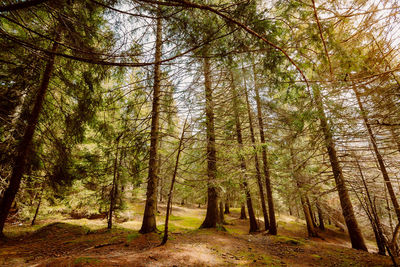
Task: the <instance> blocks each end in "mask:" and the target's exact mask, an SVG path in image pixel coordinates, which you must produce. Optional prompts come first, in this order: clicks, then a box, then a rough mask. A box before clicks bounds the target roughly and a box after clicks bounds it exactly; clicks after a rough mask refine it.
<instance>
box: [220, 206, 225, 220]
mask: <svg viewBox="0 0 400 267" xmlns="http://www.w3.org/2000/svg"><path fill="white" fill-rule="evenodd" d="M219 223H220V224H224V223H225V218H224V203H222V201H220V202H219Z"/></svg>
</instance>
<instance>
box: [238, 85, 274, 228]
mask: <svg viewBox="0 0 400 267" xmlns="http://www.w3.org/2000/svg"><path fill="white" fill-rule="evenodd" d="M244 92H245V97H246V106H247V115H248V117H249V128H250V137H251V143H252V145H253V150H254V163H255V167H256V178H257V184H258V189H259V192H260V201H261V209H262V212H263V216H264V228H265V231H267V230H268V229H269V226H270V225H269V218H268V212H267V207H266V205H265V196H264V188H263V184H262V180H261V171H260V165H259V161H258V152H257V146H256V138H255V135H254V128H253V116H252V114H251V108H250V102H249V95H248V93H247V88H246V86H245V88H244Z"/></svg>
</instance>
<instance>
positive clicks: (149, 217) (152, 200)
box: [139, 6, 163, 233]
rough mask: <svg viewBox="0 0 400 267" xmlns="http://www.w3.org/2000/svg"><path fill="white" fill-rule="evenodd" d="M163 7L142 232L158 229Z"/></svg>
mask: <svg viewBox="0 0 400 267" xmlns="http://www.w3.org/2000/svg"><path fill="white" fill-rule="evenodd" d="M162 45H163V40H162V9H161V6H159V7H158V10H157V26H156V43H155V56H154V59H155V60H154V61H155V62H156V64H155V65H154V84H153V106H152V111H151V132H150V157H149V173H148V178H147V191H146V204H145V208H144V214H143V223H142V227H141V228H140V231H139V232H140V233H150V232H155V231H156V230H157V225H156V215H157V184H158V182H157V180H158V177H157V169H158V161H157V160H158V156H157V155H158V143H159V130H160V129H159V128H160V127H159V120H160V89H161V62H160V61H161V57H162Z"/></svg>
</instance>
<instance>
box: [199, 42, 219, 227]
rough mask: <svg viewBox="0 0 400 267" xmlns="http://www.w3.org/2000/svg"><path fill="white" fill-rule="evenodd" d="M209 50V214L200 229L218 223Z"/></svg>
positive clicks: (206, 60)
mask: <svg viewBox="0 0 400 267" xmlns="http://www.w3.org/2000/svg"><path fill="white" fill-rule="evenodd" d="M207 49H208V48H207V47H206V48H204V51H203V63H204V88H205V97H206V110H205V111H206V134H207V176H208V182H207V213H206V218H205V219H204V221H203V223H202V224H201V226H200V228H215V227H216V226H217V222H218V192H217V187H216V179H217V177H216V176H217V157H216V149H215V129H214V103H213V96H212V87H211V72H210V59H209V57H208V53H207Z"/></svg>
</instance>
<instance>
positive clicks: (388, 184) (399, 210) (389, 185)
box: [353, 84, 400, 223]
mask: <svg viewBox="0 0 400 267" xmlns="http://www.w3.org/2000/svg"><path fill="white" fill-rule="evenodd" d="M353 91H354V93H355V95H356V98H357V103H358V107H359V108H360V111H361V116H362V119H363V121H364V124H365V127H366V128H367V131H368V135H369V138H370V141H371V144H372V147H373V148H374V152H375V156H376V159H377V160H378V164H379V169H380V170H381V173H382V176H383V179H384V180H385V184H386V188H387V190H388V192H389V196H390V199H391V201H392V204H393V207H394V211H395V213H396V215H397V220H398V222H399V223H400V206H399V202H398V201H397V198H396V194H395V192H394V190H393V186H392V182H391V181H390V177H389V174H388V172H387V170H386V166H385V163H384V161H383V157H382V155H381V153H380V152H379V149H378V145H377V143H376V138H375V136H374V133H373V132H372V128H371V125H370V124H369V121H368V117H367V114H366V112H365V109H364V106H363V104H362V102H361V98H360V95H359V93H358V91H357V89H356V87H355V86H354V84H353Z"/></svg>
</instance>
